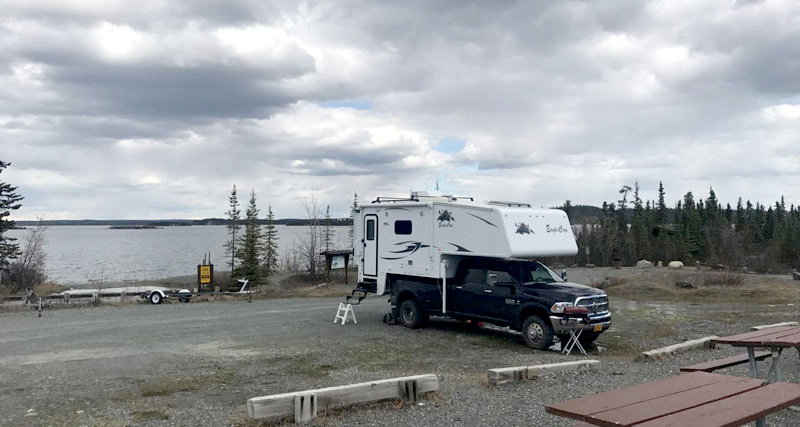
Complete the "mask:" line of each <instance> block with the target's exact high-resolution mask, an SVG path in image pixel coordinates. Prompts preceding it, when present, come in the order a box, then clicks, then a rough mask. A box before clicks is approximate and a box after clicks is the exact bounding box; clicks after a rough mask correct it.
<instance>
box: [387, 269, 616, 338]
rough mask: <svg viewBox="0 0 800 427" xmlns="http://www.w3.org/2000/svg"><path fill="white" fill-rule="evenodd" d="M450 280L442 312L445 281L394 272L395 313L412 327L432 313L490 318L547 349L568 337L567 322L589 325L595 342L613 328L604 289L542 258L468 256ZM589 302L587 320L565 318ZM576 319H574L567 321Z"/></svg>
mask: <svg viewBox="0 0 800 427" xmlns="http://www.w3.org/2000/svg"><path fill="white" fill-rule="evenodd" d="M456 262H458V266H457V268H456V274H455V277H453V278H448V279H447V281H446V283H447V286H446V302H447V304H446V305H445V312H444V313H443V311H442V295H443V292H442V286H441V282H442V281H441V280H437V279H426V278H421V277H410V276H390V277H389V278H388V279H389V283H390V286H391V295H392V296H391V300H390V302H391V304H392V316H390V319H391V318H393V319H396V320H397V321H399V322H400V323H401V324H403V325H404V326H406V327H409V328H417V327H420V326H422V325H424V324H425V322H426V321H427V320H428V316H447V317H451V318H454V319H458V320H464V321H482V322H489V323H493V324H495V325H499V326H509V327H511V328H512V329H514V330H516V331H520V332H522V337H523V339H524V341H525V344H527V345H528V346H529V347H532V348H536V349H546V348H548V347H550V346H551V345H552V343H553V337H554V336H559V337H560V338H562V340H564V339H565V338H563V337H564V336H565V335H566V334H567V333H568V331H567V329H566V326H565V324H567V325H570V327H576V326H575V323H579V325H578V326H577V327H578V328H580V329H584V332H583V333H582V334H581V338H580V341H581V343H582V344H590V343H592V342H593V341H594V340H595V339H597V337H598V336H599V335H600V334H601V333H602V332H603V331H605V330H606V329H608V328H609V327H610V326H611V313H610V312H609V310H608V296H607V295H606V294H605V293H604V292H603V291H601V290H599V289H595V288H591V287H588V286H584V285H579V284H576V283H569V282H567V281H566V280H565V277H561V276H559V275H558V274H556V273H555V272H554V271H553V270H551V269H550V268H548V267H547V266H545V265H544V264H543V263H540V262H538V261H528V260H518V259H496V258H479V257H463V258H461V259H459V260H458V261H456ZM569 306H585V307H586V308H587V312H588V314H587V315H585V316H584V318H583V319H582V320H583V321H582V322H576V321H575V319H573V320H572V321H570V319H568V318H565V315H564V314H563V313H564V308H565V307H569ZM567 322H571V323H567Z"/></svg>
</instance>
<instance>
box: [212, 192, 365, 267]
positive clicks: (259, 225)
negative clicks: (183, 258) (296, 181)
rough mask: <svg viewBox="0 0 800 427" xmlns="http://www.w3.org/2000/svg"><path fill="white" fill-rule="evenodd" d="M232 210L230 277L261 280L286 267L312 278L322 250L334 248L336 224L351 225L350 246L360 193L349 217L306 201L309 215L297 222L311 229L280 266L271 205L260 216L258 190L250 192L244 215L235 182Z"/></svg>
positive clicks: (229, 223)
mask: <svg viewBox="0 0 800 427" xmlns="http://www.w3.org/2000/svg"><path fill="white" fill-rule="evenodd" d="M228 206H229V209H228V210H227V211H226V212H225V215H226V216H227V219H226V222H225V225H226V227H227V230H228V239H227V241H226V242H225V244H224V247H225V255H226V257H227V258H228V260H229V261H228V262H227V264H228V267H229V269H230V271H231V272H232V273H231V274H232V276H231V277H236V278H246V279H248V280H250V281H251V282H253V283H260V282H262V281H263V280H264V279H265V278H266V277H269V276H270V275H272V274H273V273H275V272H276V271H278V269H279V268H281V267H283V268H284V269H286V270H293V271H299V270H303V271H305V272H306V273H308V274H309V275H311V276H312V277H316V276H318V275H319V274H320V272H321V270H322V265H323V263H322V257H321V253H322V252H324V251H330V250H332V249H334V247H335V242H334V231H333V227H335V226H340V225H350V227H351V229H350V233H349V237H350V247H352V239H353V231H352V224H353V216H352V215H353V210H354V209H355V208H356V207H357V206H358V195H357V194H354V198H353V207H352V208H351V212H350V218H347V219H339V218H332V217H331V214H330V205H328V206H326V208H325V212H324V214H323V212H322V210H321V207H320V206H318V205H317V202H316V199H315V198H314V197H313V196H311V198H310V199H306V200H304V201H303V208H304V209H305V211H306V218H305V219H304V220H303V221H302V223H299V224H297V225H301V224H302V225H305V226H307V227H308V230H307V232H306V233H304V235H302V236H300V243H299V247H295V248H292V249H293V250H292V253H291V258H290V259H287V260H286V264H291V265H283V266H281V265H280V264H281V262H280V259H279V252H278V241H279V238H278V231H277V229H276V228H275V225H276V224H277V223H278V222H277V221H276V220H275V215H274V213H273V212H272V205H269V207H268V211H267V215H266V218H264V219H260V218H259V215H260V211H259V209H258V206H257V202H256V193H255V190H251V191H250V198H249V201H248V203H247V207H246V209H245V213H244V216H242V212H241V209H240V207H239V198H238V193H237V190H236V185H235V184H234V186H233V190H232V191H231V194H230V196H229V197H228Z"/></svg>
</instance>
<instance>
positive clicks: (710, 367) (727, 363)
mask: <svg viewBox="0 0 800 427" xmlns="http://www.w3.org/2000/svg"><path fill="white" fill-rule="evenodd" d="M770 356H772V352H770V351H757V352H756V353H755V359H756V360H764V359H766V358H768V357H770ZM749 360H750V355H749V354H747V353H744V354H737V355H736V356H731V357H726V358H723V359H717V360H712V361H710V362H703V363H698V364H696V365H691V366H684V367H682V368H681V372H697V371H703V372H713V371H716V370H717V369H723V368H729V367H731V366H736V365H741V364H743V363H747V362H748V361H749Z"/></svg>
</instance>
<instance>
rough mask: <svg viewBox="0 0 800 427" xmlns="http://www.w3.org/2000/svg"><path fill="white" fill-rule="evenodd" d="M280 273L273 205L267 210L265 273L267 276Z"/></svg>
mask: <svg viewBox="0 0 800 427" xmlns="http://www.w3.org/2000/svg"><path fill="white" fill-rule="evenodd" d="M276 271H278V230H277V229H276V228H275V215H274V214H273V213H272V205H269V208H268V210H267V227H266V232H265V233H264V273H265V275H266V276H269V275H271V274H272V273H274V272H276Z"/></svg>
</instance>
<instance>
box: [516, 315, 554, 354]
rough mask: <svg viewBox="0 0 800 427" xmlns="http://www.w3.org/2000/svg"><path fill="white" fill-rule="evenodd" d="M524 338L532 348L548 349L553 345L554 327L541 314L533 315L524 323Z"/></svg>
mask: <svg viewBox="0 0 800 427" xmlns="http://www.w3.org/2000/svg"><path fill="white" fill-rule="evenodd" d="M522 339H523V340H524V341H525V344H526V345H527V346H528V347H530V348H535V349H537V350H547V349H548V348H549V347H550V346H551V345H553V328H552V327H551V326H550V325H549V324H548V323H547V322H546V321H544V320H542V318H541V317H539V316H531V317H529V318H527V319H525V323H523V324H522Z"/></svg>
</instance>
